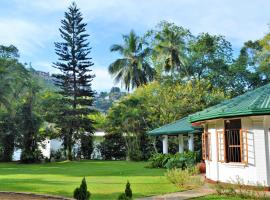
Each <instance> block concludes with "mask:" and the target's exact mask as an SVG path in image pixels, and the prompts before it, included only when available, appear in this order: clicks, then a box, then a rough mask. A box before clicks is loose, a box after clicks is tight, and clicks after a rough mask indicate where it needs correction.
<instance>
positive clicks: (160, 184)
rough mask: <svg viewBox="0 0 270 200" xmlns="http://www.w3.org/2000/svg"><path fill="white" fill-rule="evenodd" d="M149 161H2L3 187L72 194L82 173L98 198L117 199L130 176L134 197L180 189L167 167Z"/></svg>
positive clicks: (91, 190) (1, 178) (25, 190)
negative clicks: (166, 174)
mask: <svg viewBox="0 0 270 200" xmlns="http://www.w3.org/2000/svg"><path fill="white" fill-rule="evenodd" d="M146 165H147V163H146V162H126V161H81V162H59V163H47V164H31V165H23V164H17V163H0V191H24V192H34V193H43V194H54V195H62V196H67V197H71V196H72V194H73V190H74V189H75V187H77V186H79V184H80V182H81V180H82V177H84V176H85V177H86V179H87V183H88V188H89V190H90V192H91V193H92V198H91V199H93V200H95V199H106V200H110V199H117V197H118V195H119V194H120V193H121V192H123V191H124V188H125V184H126V182H127V180H129V181H130V183H131V188H132V190H133V193H134V197H141V196H150V195H157V194H164V193H169V192H175V191H177V188H176V187H175V186H174V185H172V184H170V183H169V182H168V181H167V180H166V177H164V172H165V170H163V169H149V168H145V166H146Z"/></svg>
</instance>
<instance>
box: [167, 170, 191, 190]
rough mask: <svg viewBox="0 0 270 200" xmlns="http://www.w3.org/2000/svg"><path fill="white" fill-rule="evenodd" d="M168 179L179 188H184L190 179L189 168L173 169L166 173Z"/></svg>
mask: <svg viewBox="0 0 270 200" xmlns="http://www.w3.org/2000/svg"><path fill="white" fill-rule="evenodd" d="M165 176H166V177H167V179H168V180H169V181H170V182H171V183H172V184H174V185H175V186H176V187H178V188H183V186H184V185H185V183H187V181H188V180H189V179H190V174H189V172H188V170H181V169H171V170H168V171H167V173H166V174H165Z"/></svg>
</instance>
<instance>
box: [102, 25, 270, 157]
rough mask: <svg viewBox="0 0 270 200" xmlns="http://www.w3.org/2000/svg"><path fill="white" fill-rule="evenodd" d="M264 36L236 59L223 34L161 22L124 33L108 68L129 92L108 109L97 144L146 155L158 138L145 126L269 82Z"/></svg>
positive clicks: (153, 149)
mask: <svg viewBox="0 0 270 200" xmlns="http://www.w3.org/2000/svg"><path fill="white" fill-rule="evenodd" d="M269 35H270V34H267V35H266V36H265V37H264V38H263V39H261V40H258V41H248V42H246V43H245V44H244V46H243V47H242V48H241V51H240V52H239V55H238V57H236V58H235V57H233V50H232V45H231V44H230V42H229V41H227V40H226V38H225V37H223V36H220V35H211V34H209V33H201V34H198V35H193V34H192V33H191V32H190V30H188V29H185V28H183V27H180V26H177V25H175V24H173V23H168V22H165V21H164V22H161V23H159V24H158V25H157V26H156V27H155V28H154V29H153V30H150V31H147V32H146V34H145V35H143V36H142V37H139V36H137V35H136V34H135V32H134V31H131V32H130V34H128V35H124V36H123V44H115V45H112V47H111V51H112V52H115V51H117V52H119V55H120V56H121V57H120V58H119V59H117V60H116V61H114V62H113V63H112V64H111V65H110V66H109V73H111V74H112V75H113V76H114V78H115V81H116V82H121V83H122V84H123V85H124V86H125V88H126V89H128V90H130V89H133V92H132V93H131V94H129V95H128V96H126V97H124V98H122V99H121V100H120V101H119V102H118V103H116V104H114V105H113V106H112V108H111V109H110V110H109V112H108V116H107V121H106V132H107V133H108V135H107V136H106V138H105V141H104V144H103V146H105V144H111V146H112V149H113V148H116V147H115V145H116V146H118V148H119V149H123V148H125V149H126V151H125V153H126V154H125V155H126V157H127V158H129V159H133V160H138V159H147V158H149V155H150V154H151V152H158V151H159V150H160V140H159V138H157V139H156V138H150V137H148V136H147V135H146V132H147V131H148V130H151V129H153V128H157V127H159V126H161V125H164V124H166V123H170V122H172V121H175V120H177V119H180V118H182V117H185V116H187V115H189V114H191V113H194V112H196V111H200V110H202V109H204V108H206V107H209V106H212V105H215V104H217V103H219V102H221V101H223V100H224V99H228V98H232V97H234V96H237V95H240V94H243V93H244V92H246V91H248V90H252V89H254V88H257V87H259V86H261V85H264V84H266V83H269V81H270V79H269V78H270V70H269V69H270V66H269V65H270V63H269V61H270V59H269V50H270V47H269V39H270V37H269ZM142 77H144V78H142ZM113 135H115V137H116V138H119V137H120V136H121V137H122V140H123V141H125V143H124V144H123V142H122V143H120V142H118V143H117V142H116V141H115V140H114V137H113ZM171 140H173V139H172V138H171ZM110 141H111V142H110ZM118 141H120V140H119V139H118ZM171 142H172V141H171ZM113 145H114V146H113ZM174 146H175V145H173V144H170V145H169V147H171V148H172V149H171V151H173V150H174V149H173V147H174ZM104 148H105V147H104ZM169 150H170V149H169ZM105 153H106V155H105V157H110V156H108V155H109V154H110V152H108V151H107V152H105ZM111 153H112V154H113V156H112V157H114V158H115V159H117V158H122V157H123V155H122V154H121V153H120V154H119V157H117V156H115V153H114V152H111Z"/></svg>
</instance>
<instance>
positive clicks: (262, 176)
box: [206, 116, 270, 186]
mask: <svg viewBox="0 0 270 200" xmlns="http://www.w3.org/2000/svg"><path fill="white" fill-rule="evenodd" d="M269 118H270V117H265V116H259V117H243V118H241V120H242V129H247V130H248V131H249V132H248V164H247V165H246V166H245V165H244V164H241V163H221V162H218V160H217V138H216V137H217V134H216V131H218V130H223V127H224V119H218V120H212V121H209V122H207V125H208V132H210V133H211V156H212V160H211V161H206V177H207V178H208V179H211V180H214V181H221V182H232V180H236V177H237V176H239V177H240V178H241V179H242V180H243V181H244V182H245V184H248V185H255V184H257V183H260V184H263V185H265V186H270V181H269V178H270V176H269V164H270V163H269V160H270V155H269V143H268V141H270V140H269V139H270V138H269V137H268V135H269V128H270V119H269ZM266 127H269V128H266ZM266 129H267V130H268V131H267V132H266V131H265V130H266ZM266 158H267V159H266Z"/></svg>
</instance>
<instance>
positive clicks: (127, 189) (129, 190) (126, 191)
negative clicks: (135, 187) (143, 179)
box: [125, 181, 132, 198]
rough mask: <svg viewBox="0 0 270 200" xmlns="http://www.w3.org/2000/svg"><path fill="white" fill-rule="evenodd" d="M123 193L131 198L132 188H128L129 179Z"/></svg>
mask: <svg viewBox="0 0 270 200" xmlns="http://www.w3.org/2000/svg"><path fill="white" fill-rule="evenodd" d="M125 194H126V196H127V197H129V198H132V190H131V188H130V183H129V181H128V182H127V184H126V189H125Z"/></svg>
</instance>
